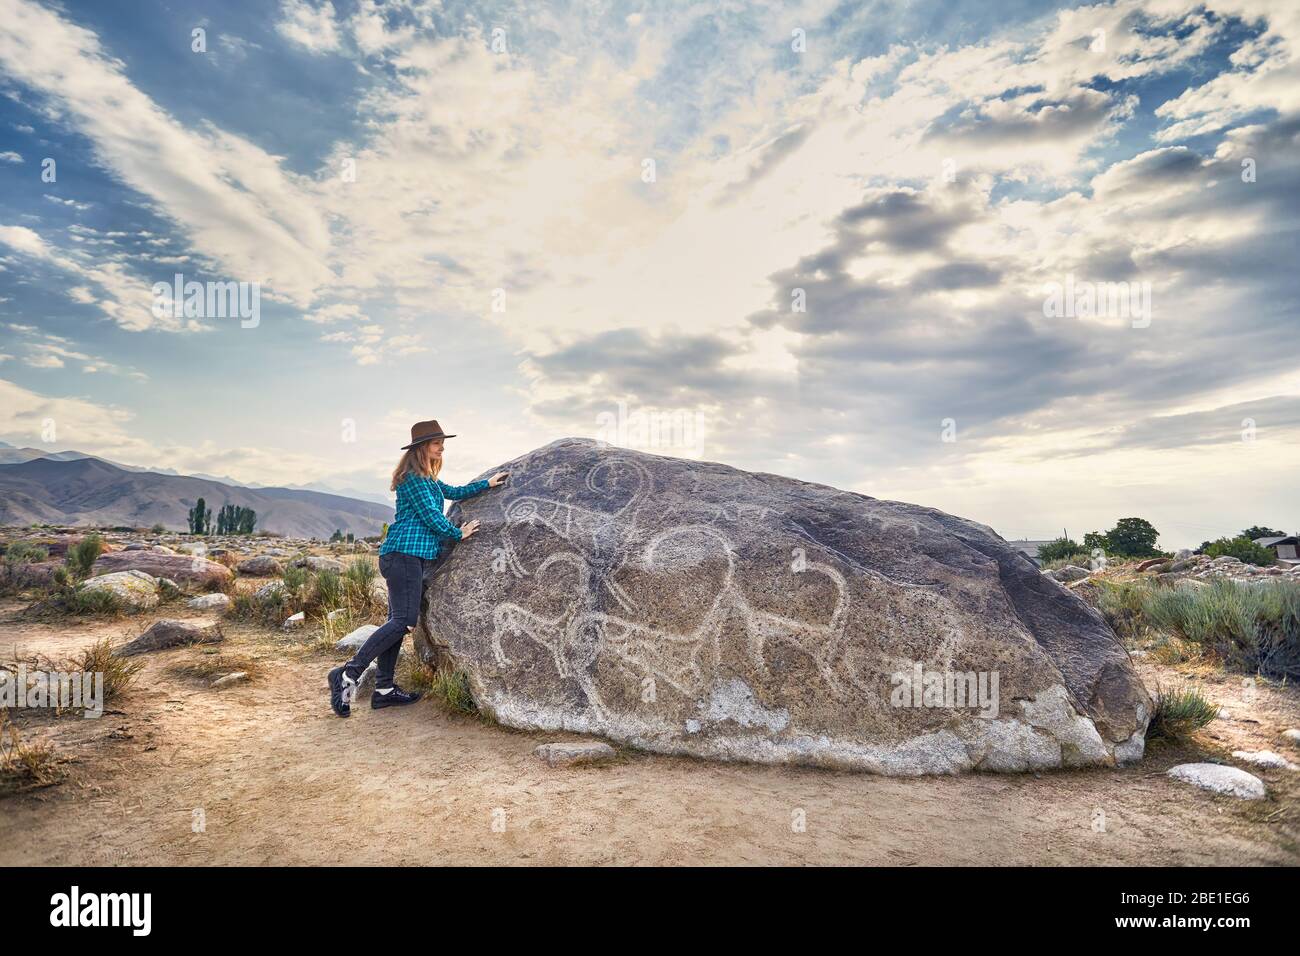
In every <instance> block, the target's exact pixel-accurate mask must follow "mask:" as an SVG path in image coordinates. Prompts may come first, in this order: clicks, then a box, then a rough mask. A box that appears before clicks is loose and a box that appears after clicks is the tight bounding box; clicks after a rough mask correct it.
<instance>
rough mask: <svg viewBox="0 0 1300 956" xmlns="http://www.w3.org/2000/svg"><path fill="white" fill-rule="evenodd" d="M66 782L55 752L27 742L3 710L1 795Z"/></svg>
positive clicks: (0, 728)
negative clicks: (63, 780) (61, 781)
mask: <svg viewBox="0 0 1300 956" xmlns="http://www.w3.org/2000/svg"><path fill="white" fill-rule="evenodd" d="M62 779H63V770H62V769H61V768H60V767H59V761H58V758H57V756H56V755H55V752H54V748H53V747H51V746H50V745H49V744H31V743H27V742H26V741H24V740H23V738H22V735H21V734H20V733H19V732H18V728H17V727H16V726H15V725H14V723H13V722H12V721H11V720H10V719H9V712H8V711H7V710H5V709H3V708H0V795H4V796H7V795H9V794H14V793H21V792H22V791H24V790H35V789H37V788H38V787H48V786H50V785H51V784H55V783H58V782H59V781H60V780H62Z"/></svg>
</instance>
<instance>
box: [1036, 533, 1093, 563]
mask: <svg viewBox="0 0 1300 956" xmlns="http://www.w3.org/2000/svg"><path fill="white" fill-rule="evenodd" d="M1076 554H1082V555H1084V556H1085V557H1086V556H1087V554H1088V552H1087V551H1086V550H1084V548H1083V546H1082V545H1080V544H1079V543H1078V542H1077V541H1071V540H1070V539H1069V538H1057V539H1056V540H1055V541H1049V542H1047V544H1041V545H1039V546H1038V560H1039V561H1041V562H1042V563H1043V564H1044V565H1048V564H1051V563H1052V562H1054V561H1060V560H1062V559H1063V558H1073V557H1074V556H1075V555H1076Z"/></svg>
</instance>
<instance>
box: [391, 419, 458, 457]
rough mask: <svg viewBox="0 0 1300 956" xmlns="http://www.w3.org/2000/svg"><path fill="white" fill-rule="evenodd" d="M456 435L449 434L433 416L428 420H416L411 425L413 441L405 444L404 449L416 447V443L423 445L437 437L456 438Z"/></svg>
mask: <svg viewBox="0 0 1300 956" xmlns="http://www.w3.org/2000/svg"><path fill="white" fill-rule="evenodd" d="M455 437H456V436H455V435H448V434H447V433H446V432H444V431H443V430H442V426H441V425H439V424H438V420H437V419H436V418H431V419H429V421H427V422H416V423H415V424H414V425H412V426H411V443H410V444H409V445H403V446H402V451H406V449H408V448H414V447H415V446H416V445H423V444H424V443H425V442H427V441H432V440H433V439H435V438H455Z"/></svg>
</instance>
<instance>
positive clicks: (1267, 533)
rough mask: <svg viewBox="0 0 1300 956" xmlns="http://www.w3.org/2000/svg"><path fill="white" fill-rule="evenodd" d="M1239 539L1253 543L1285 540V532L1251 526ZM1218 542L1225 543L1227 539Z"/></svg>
mask: <svg viewBox="0 0 1300 956" xmlns="http://www.w3.org/2000/svg"><path fill="white" fill-rule="evenodd" d="M1239 537H1242V538H1249V539H1250V540H1251V541H1254V540H1255V539H1256V538H1285V537H1286V532H1285V531H1274V530H1273V529H1272V528H1265V527H1262V526H1261V525H1257V524H1256V525H1251V526H1250V527H1249V528H1247V529H1246V530H1245V531H1243V532H1242V533H1241V534H1240V535H1239ZM1219 540H1220V541H1226V540H1227V539H1226V538H1220V539H1219Z"/></svg>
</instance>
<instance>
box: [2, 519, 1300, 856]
mask: <svg viewBox="0 0 1300 956" xmlns="http://www.w3.org/2000/svg"><path fill="white" fill-rule="evenodd" d="M732 517H733V520H735V519H736V518H737V517H740V516H739V515H733V516H732ZM588 527H590V526H588ZM103 535H104V539H105V544H106V546H107V548H108V549H109V550H107V551H106V552H105V553H104V554H102V555H101V556H100V557H99V559H98V560H97V561H96V562H95V566H94V567H93V568H92V573H91V574H90V575H89V577H88V578H87V580H86V581H85V582H83V583H82V584H81V585H80V589H82V590H84V589H85V588H86V586H87V585H89V586H90V588H91V589H92V590H95V589H98V588H108V589H109V590H112V591H114V592H116V591H117V587H118V585H116V584H113V585H109V584H105V582H104V579H109V578H114V577H117V578H118V580H119V581H122V582H123V583H122V584H121V587H123V588H124V589H127V590H125V591H124V594H125V597H123V598H121V599H119V598H117V597H116V596H115V598H114V600H113V602H112V604H111V605H110V606H108V607H107V608H105V609H103V610H99V611H94V612H86V611H78V612H76V613H70V612H68V611H67V610H58V609H57V608H51V609H45V605H46V604H47V603H48V602H49V601H50V595H51V594H52V593H57V592H58V590H59V587H58V585H55V584H53V583H52V579H53V578H54V577H55V571H56V570H57V569H58V568H61V567H64V566H65V565H64V562H65V561H66V560H67V556H68V554H69V553H70V552H73V553H75V552H76V550H77V547H78V545H79V543H80V542H82V541H83V539H84V537H85V530H84V529H68V528H64V529H48V528H46V529H30V528H24V529H14V528H10V529H0V547H3V548H4V549H5V551H6V552H8V550H9V549H10V548H12V547H13V546H14V545H15V543H18V542H22V543H23V544H25V545H28V546H40V547H42V548H44V549H46V551H47V555H48V560H46V561H43V562H38V563H37V564H36V565H31V564H24V565H22V568H23V569H24V571H25V572H26V574H25V576H23V578H22V581H23V582H25V583H21V584H20V583H19V582H18V581H16V580H15V579H14V577H13V573H12V569H10V570H6V571H5V572H3V580H0V680H4V679H5V678H6V676H8V677H10V678H12V677H13V676H14V675H15V674H16V672H18V669H19V668H20V667H27V668H29V669H31V668H37V667H42V666H44V667H50V666H52V665H53V664H55V663H59V662H68V661H72V662H75V661H78V660H84V659H85V655H87V654H90V653H92V652H93V651H94V649H95V648H97V647H100V646H103V645H105V644H107V645H108V646H110V647H111V648H112V651H113V654H114V656H115V657H117V658H118V659H119V660H121V661H123V662H129V663H130V664H131V666H133V667H138V668H139V670H138V673H137V674H136V675H135V677H134V679H133V681H132V682H131V683H130V686H128V687H126V688H125V689H124V690H122V691H120V692H119V693H118V694H117V696H115V697H114V698H112V699H111V700H110V701H109V702H108V705H107V708H106V710H105V711H104V714H103V716H102V717H101V718H100V719H98V720H84V719H82V718H81V717H80V716H79V715H78V714H77V713H75V712H67V711H55V710H48V709H41V708H35V709H33V708H30V707H29V708H27V709H23V708H14V709H10V710H9V711H8V716H9V718H10V719H11V720H12V725H13V728H14V729H15V730H16V731H17V732H18V733H19V735H20V740H21V745H22V747H23V748H25V751H26V752H27V753H28V754H30V753H33V752H39V753H43V754H45V757H44V758H43V759H44V760H45V762H46V763H47V764H48V765H49V770H50V776H49V777H48V778H43V779H41V780H39V781H36V782H31V781H29V782H28V783H27V784H26V785H23V786H20V787H18V788H17V789H8V790H6V789H5V788H4V787H3V786H0V802H2V803H3V809H2V810H0V847H3V849H0V863H4V864H10V865H39V864H44V863H86V864H98V865H103V864H110V865H111V864H114V863H128V862H129V863H145V864H178V863H179V864H187V863H188V864H196V863H197V864H210V863H228V864H229V863H244V864H250V863H251V864H259V863H260V864H266V863H304V864H305V863H344V862H351V863H363V864H370V863H373V864H380V863H391V862H394V861H397V862H406V863H431V862H466V863H468V862H475V863H482V862H492V861H495V862H516V863H518V862H542V863H557V864H558V863H572V862H588V863H602V862H603V863H680V862H687V863H773V862H784V863H796V864H797V863H812V862H816V863H823V864H825V863H903V864H951V863H959V864H999V863H1011V864H1061V863H1076V864H1077V863H1085V864H1099V863H1100V864H1130V865H1132V864H1138V865H1141V864H1160V863H1163V864H1171V863H1194V864H1222V863H1262V864H1283V863H1291V864H1294V863H1295V862H1297V861H1300V852H1297V835H1298V834H1300V786H1298V785H1297V783H1296V780H1297V777H1298V776H1300V771H1297V770H1296V769H1295V768H1296V766H1297V764H1300V729H1298V728H1300V695H1297V693H1296V690H1295V688H1294V687H1293V686H1291V685H1289V684H1286V683H1281V682H1273V681H1270V680H1268V679H1266V678H1263V677H1259V676H1255V675H1241V674H1234V673H1232V672H1230V671H1225V670H1224V669H1223V668H1222V666H1220V665H1218V664H1217V663H1215V662H1214V661H1211V660H1206V659H1197V660H1193V661H1181V662H1172V663H1170V662H1166V661H1164V660H1158V659H1157V657H1156V655H1154V654H1152V653H1149V652H1148V651H1145V650H1141V649H1138V650H1135V651H1134V656H1133V665H1132V666H1133V669H1134V673H1135V674H1136V675H1137V677H1138V679H1139V680H1140V681H1141V683H1142V685H1143V686H1145V687H1146V688H1148V689H1150V690H1151V692H1152V693H1153V694H1154V693H1156V692H1157V691H1158V690H1159V689H1160V688H1162V687H1163V688H1169V687H1172V686H1181V685H1187V686H1193V687H1196V688H1198V689H1199V690H1200V691H1202V692H1203V693H1204V694H1205V695H1206V696H1207V697H1208V698H1210V699H1212V700H1213V701H1214V702H1215V706H1216V707H1217V708H1218V711H1217V714H1218V716H1217V718H1216V719H1214V720H1213V721H1212V722H1211V723H1210V724H1209V725H1208V726H1206V727H1205V728H1203V729H1202V730H1199V731H1197V732H1196V733H1195V734H1194V735H1192V736H1191V737H1190V738H1188V739H1184V740H1178V741H1172V742H1170V741H1165V740H1155V741H1153V742H1148V745H1147V747H1146V749H1145V755H1144V758H1143V760H1142V761H1141V762H1140V763H1138V764H1134V765H1128V766H1101V767H1096V768H1091V769H1082V768H1081V769H1073V770H1071V769H1062V770H1057V771H1055V772H1052V773H1047V772H1035V773H1027V774H1011V775H1008V774H974V775H963V776H960V777H953V776H946V775H945V776H930V777H923V778H916V777H902V778H889V777H880V776H874V775H869V774H857V773H850V774H843V773H829V772H826V771H825V770H819V769H815V768H794V767H789V766H786V767H772V766H763V765H759V764H752V763H744V762H726V763H718V762H700V761H696V760H691V759H688V758H682V757H674V756H667V755H655V754H650V753H645V752H638V751H637V750H635V749H630V748H626V747H619V746H615V747H613V748H610V747H608V746H605V745H604V744H602V743H601V741H600V740H599V739H597V738H594V737H591V736H580V735H575V734H574V733H573V732H572V730H571V729H566V728H556V729H537V730H531V731H515V732H511V733H507V732H504V730H503V729H502V728H501V727H499V726H496V725H495V724H494V723H493V722H492V721H491V719H490V718H489V716H488V715H487V714H486V713H484V712H482V711H480V712H478V713H477V715H475V713H474V708H473V703H472V701H469V703H468V713H466V712H465V711H466V709H467V708H466V703H467V700H468V698H467V696H457V695H459V694H460V690H459V689H460V688H464V687H466V686H467V684H465V683H461V681H460V676H458V675H456V674H454V673H451V674H448V673H445V672H444V673H443V674H440V675H438V674H430V672H429V671H428V670H427V669H425V668H423V667H421V662H420V660H419V658H420V656H421V655H419V654H416V655H412V654H408V653H406V652H404V653H403V655H402V663H401V664H400V665H399V679H400V680H401V681H402V682H403V683H404V684H405V685H406V686H413V687H420V688H423V689H425V690H426V691H427V700H426V701H422V702H421V703H420V704H417V705H416V706H415V707H411V708H403V709H400V710H398V711H396V712H395V711H393V710H386V711H380V712H376V713H372V712H370V711H369V709H368V708H367V707H366V706H365V703H364V698H363V700H362V702H361V703H360V704H359V705H358V706H357V707H356V708H355V709H354V716H353V718H352V719H351V720H350V721H340V720H338V719H337V718H335V717H333V715H332V714H330V712H329V708H328V704H327V695H326V687H325V680H324V675H325V672H326V671H327V670H328V669H329V667H331V666H333V664H334V663H335V662H337V661H339V660H342V659H344V658H345V657H346V656H347V655H348V654H350V653H351V649H352V648H354V647H355V646H356V645H357V644H358V643H359V642H360V641H361V640H364V637H365V635H366V634H367V633H368V632H369V630H370V629H372V628H373V627H374V625H375V624H377V623H379V622H380V621H382V620H383V618H384V596H385V595H384V591H383V587H382V581H381V580H379V579H376V578H374V577H373V565H374V561H375V556H374V545H373V543H371V542H357V543H356V544H353V545H347V544H334V545H327V544H322V543H321V542H319V541H313V540H309V539H292V538H274V537H258V536H251V537H250V536H242V537H241V536H231V537H228V538H225V537H222V538H216V537H214V538H210V539H206V540H194V539H193V538H190V537H189V536H186V535H178V534H152V533H149V532H139V531H137V532H126V531H105V532H103ZM980 540H982V538H981V539H980ZM500 541H501V539H496V543H495V544H494V539H493V537H492V536H491V535H490V534H489V531H488V530H485V531H484V532H483V535H482V537H481V538H479V539H477V541H475V540H471V541H470V542H468V543H467V544H466V545H465V546H464V547H463V548H460V549H458V560H460V559H463V558H464V557H465V556H466V555H468V554H469V553H470V549H471V548H473V547H474V546H475V545H476V544H477V545H480V546H482V550H483V551H484V552H485V553H487V554H492V553H494V551H495V553H496V555H497V557H499V558H505V559H507V560H508V554H507V552H505V551H504V550H502V549H501V547H500ZM521 551H522V552H523V553H524V554H526V553H527V551H526V549H524V548H521ZM1200 563H1202V564H1203V563H1206V562H1200ZM359 565H365V566H366V567H369V568H370V569H371V573H370V575H369V576H367V575H365V574H362V575H361V576H360V577H354V575H355V573H356V572H355V569H356V568H357V567H358V566H359ZM1227 565H1228V563H1227V562H1225V563H1223V564H1220V565H1219V567H1226V566H1227ZM3 566H4V567H6V568H8V565H7V563H6V564H5V565H3ZM38 566H41V568H42V570H40V571H35V572H34V571H32V568H35V567H38ZM1136 567H1137V565H1135V564H1125V565H1112V566H1111V567H1109V568H1107V569H1106V570H1105V571H1104V572H1093V573H1092V574H1091V580H1082V581H1077V582H1075V583H1073V584H1071V585H1058V584H1056V583H1052V582H1051V581H1050V578H1049V577H1048V576H1047V575H1039V576H1040V577H1041V579H1042V580H1043V582H1044V583H1050V586H1051V587H1052V588H1054V589H1060V590H1062V591H1065V590H1066V588H1074V589H1075V591H1076V593H1079V594H1080V595H1081V596H1082V598H1083V599H1085V600H1086V599H1088V598H1090V597H1093V596H1092V595H1091V594H1090V591H1091V590H1095V589H1100V588H1104V587H1105V584H1104V582H1105V581H1107V580H1121V579H1125V578H1129V579H1151V580H1154V579H1155V577H1156V576H1157V575H1158V574H1160V573H1162V572H1160V571H1153V570H1152V569H1150V568H1148V569H1146V570H1143V571H1137V570H1136ZM216 569H219V570H216ZM1035 573H1037V572H1035ZM1174 573H1176V574H1182V573H1183V571H1178V572H1174ZM1240 573H1241V574H1242V575H1243V576H1252V577H1253V575H1252V574H1251V572H1245V571H1243V572H1240ZM119 576H120V577H119ZM37 578H40V579H41V580H40V581H37V580H36V579H37ZM97 578H98V579H100V581H99V583H98V584H92V583H91V582H94V581H95V580H96V579H97ZM124 579H130V583H126V582H125V581H124ZM349 580H353V581H354V582H355V583H357V584H359V585H360V587H362V588H364V589H365V593H364V594H363V593H360V592H359V591H358V590H357V589H354V588H353V589H350V588H349V586H348V585H347V582H348V581H349ZM678 580H680V579H678ZM340 583H342V585H343V586H342V587H339V585H340ZM1080 589H1082V590H1080ZM3 594H7V596H3ZM815 606H816V605H815V604H810V605H808V607H810V608H811V607H815ZM1070 606H1074V604H1073V599H1072V601H1071V605H1070ZM780 610H785V611H787V612H788V611H789V609H780ZM773 613H777V612H776V611H774V612H773ZM785 616H789V613H786V614H785ZM1136 646H1137V645H1136V644H1130V647H1136ZM506 647H510V648H512V649H513V645H512V644H510V643H509V642H507V643H506ZM425 649H426V650H432V648H429V647H428V646H427V642H426V648H425ZM781 663H782V661H781V660H780V659H775V660H773V662H772V664H771V665H770V667H771V669H773V670H775V669H776V668H777V667H778V666H779V665H780V664H781ZM63 666H68V665H67V664H64V665H63ZM78 666H80V665H78ZM97 666H103V665H97ZM32 680H33V681H34V680H35V678H34V677H33V678H32ZM453 697H455V698H456V704H455V705H454V706H453V705H452V703H451V702H452V700H453ZM394 729H396V732H394ZM611 739H612V740H613V742H614V743H615V744H618V742H619V741H618V739H617V737H612V736H611ZM4 756H5V755H4V754H0V762H3V759H2V758H4ZM467 768H472V770H468V769H467ZM0 769H3V768H0ZM3 777H4V775H3V774H2V773H0V784H2V783H4V782H5V781H4V779H3ZM326 780H328V785H326V783H325V781H326ZM377 780H382V781H384V784H383V786H382V793H381V792H380V791H377V790H376V783H375V781H377ZM377 796H378V797H381V798H382V801H383V807H384V810H385V812H384V813H382V814H367V815H364V816H363V817H358V816H357V814H356V807H357V806H358V805H361V804H363V803H368V802H372V801H373V800H374V799H376V798H377ZM285 801H290V802H291V803H292V806H293V808H294V812H293V813H291V814H286V813H283V812H282V810H283V807H284V805H285ZM796 824H797V825H796ZM19 835H21V836H22V839H19ZM344 844H347V845H349V847H350V849H349V850H347V851H346V852H341V851H340V850H339V849H338V848H339V847H340V846H343V845H344Z"/></svg>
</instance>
